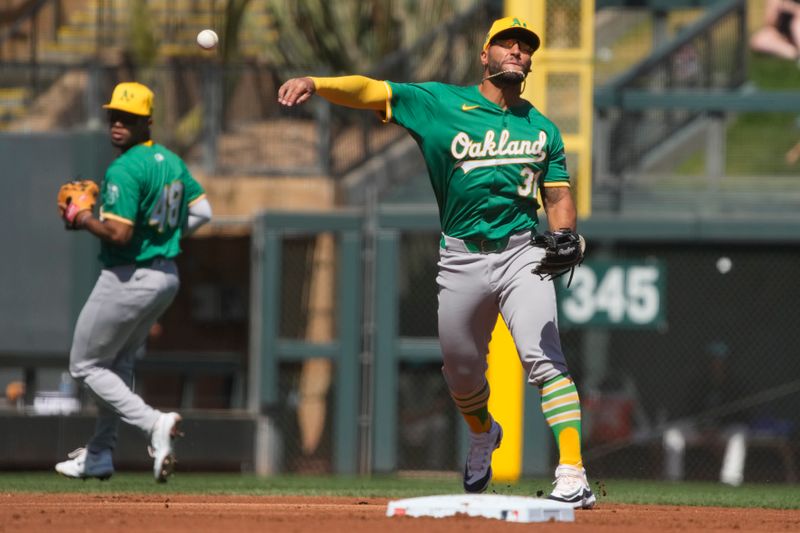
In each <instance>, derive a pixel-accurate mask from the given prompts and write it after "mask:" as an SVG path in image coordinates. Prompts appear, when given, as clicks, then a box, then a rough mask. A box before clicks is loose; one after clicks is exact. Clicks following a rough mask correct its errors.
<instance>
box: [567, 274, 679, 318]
mask: <svg viewBox="0 0 800 533" xmlns="http://www.w3.org/2000/svg"><path fill="white" fill-rule="evenodd" d="M568 279H569V274H566V275H564V276H562V277H561V278H559V279H558V280H556V286H557V288H558V291H559V294H558V303H559V305H558V308H559V309H558V310H559V324H561V325H565V326H568V325H576V326H578V325H591V326H605V327H614V326H619V327H645V328H646V327H660V326H662V325H664V323H665V322H666V309H665V304H666V270H665V268H664V265H663V264H662V263H661V262H660V261H657V260H648V261H640V262H637V261H592V262H585V263H584V264H583V265H581V266H580V267H578V268H576V269H575V274H574V276H573V278H572V284H571V285H570V287H569V288H566V285H567V280H568Z"/></svg>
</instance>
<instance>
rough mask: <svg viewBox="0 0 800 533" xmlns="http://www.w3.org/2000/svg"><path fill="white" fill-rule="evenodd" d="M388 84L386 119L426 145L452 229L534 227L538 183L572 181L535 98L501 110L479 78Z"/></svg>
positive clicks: (475, 232) (488, 231) (457, 233)
mask: <svg viewBox="0 0 800 533" xmlns="http://www.w3.org/2000/svg"><path fill="white" fill-rule="evenodd" d="M387 83H388V84H389V88H390V90H391V100H390V105H389V107H388V109H387V112H388V114H389V117H388V118H389V119H390V120H394V121H395V122H396V123H397V124H399V125H401V126H403V127H404V128H406V129H407V130H408V131H409V132H410V133H411V135H412V136H413V137H414V139H415V140H416V141H417V144H418V145H419V147H420V149H421V150H422V155H423V157H424V158H425V164H426V165H427V167H428V174H429V175H430V180H431V184H432V185H433V191H434V193H435V195H436V201H437V203H438V204H439V219H440V222H441V225H442V231H443V232H444V233H445V234H446V235H450V236H452V237H457V238H461V239H500V238H503V237H506V236H508V235H510V234H512V233H517V232H520V231H523V230H528V229H533V228H535V227H536V225H537V224H538V217H537V215H536V211H537V210H538V208H539V203H538V200H537V192H538V189H539V187H542V186H544V187H547V186H569V174H568V173H567V168H566V157H565V155H564V143H563V141H562V140H561V133H560V132H559V131H558V128H557V127H556V126H555V124H553V123H552V122H551V121H550V120H549V119H548V118H547V117H545V116H544V115H542V114H541V113H540V112H539V111H538V110H536V108H535V107H533V106H532V105H531V104H530V102H528V101H524V102H523V103H521V104H520V105H518V106H514V107H510V108H508V109H503V108H501V107H500V106H498V105H497V104H495V103H494V102H490V101H489V100H487V99H486V98H484V96H483V95H482V94H481V93H480V91H479V90H478V86H477V85H473V86H469V87H459V86H455V85H447V84H442V83H436V82H428V83H393V82H387Z"/></svg>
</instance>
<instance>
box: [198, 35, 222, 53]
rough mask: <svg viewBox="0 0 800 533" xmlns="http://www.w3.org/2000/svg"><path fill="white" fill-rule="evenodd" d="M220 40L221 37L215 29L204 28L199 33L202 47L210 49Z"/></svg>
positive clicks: (199, 42)
mask: <svg viewBox="0 0 800 533" xmlns="http://www.w3.org/2000/svg"><path fill="white" fill-rule="evenodd" d="M218 42H219V37H217V33H216V32H215V31H214V30H203V31H201V32H200V33H198V34H197V44H199V45H200V48H205V49H206V50H210V49H211V48H214V47H215V46H217V43H218Z"/></svg>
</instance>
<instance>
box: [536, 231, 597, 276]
mask: <svg viewBox="0 0 800 533" xmlns="http://www.w3.org/2000/svg"><path fill="white" fill-rule="evenodd" d="M531 243H532V244H533V245H534V246H538V247H540V248H544V258H542V260H541V262H540V263H539V264H537V265H536V266H535V267H534V268H533V270H532V271H531V272H533V273H534V274H537V275H538V276H539V277H540V278H542V279H548V280H553V279H556V278H557V277H560V276H563V275H564V274H566V273H567V272H569V281H568V282H567V287H569V284H570V283H572V273H573V272H574V271H575V267H576V266H579V265H580V264H581V263H583V252H584V250H586V241H585V240H584V238H583V237H581V236H580V235H578V234H577V233H575V232H573V231H572V230H571V229H569V228H561V229H560V230H558V231H545V232H544V233H543V234H541V235H534V236H533V237H532V238H531Z"/></svg>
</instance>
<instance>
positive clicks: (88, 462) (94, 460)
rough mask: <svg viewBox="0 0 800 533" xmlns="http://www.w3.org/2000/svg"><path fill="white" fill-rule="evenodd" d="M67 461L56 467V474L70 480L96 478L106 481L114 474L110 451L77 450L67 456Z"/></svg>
mask: <svg viewBox="0 0 800 533" xmlns="http://www.w3.org/2000/svg"><path fill="white" fill-rule="evenodd" d="M67 457H69V459H68V460H66V461H62V462H60V463H58V464H57V465H56V472H58V473H59V474H61V475H62V476H65V477H68V478H72V479H87V478H92V477H94V478H97V479H101V480H106V479H108V478H110V477H111V476H112V475H113V474H114V463H113V461H112V458H111V450H109V449H105V450H100V451H99V452H90V451H89V450H88V449H87V448H78V449H77V450H74V451H71V452H70V453H68V454H67Z"/></svg>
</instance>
